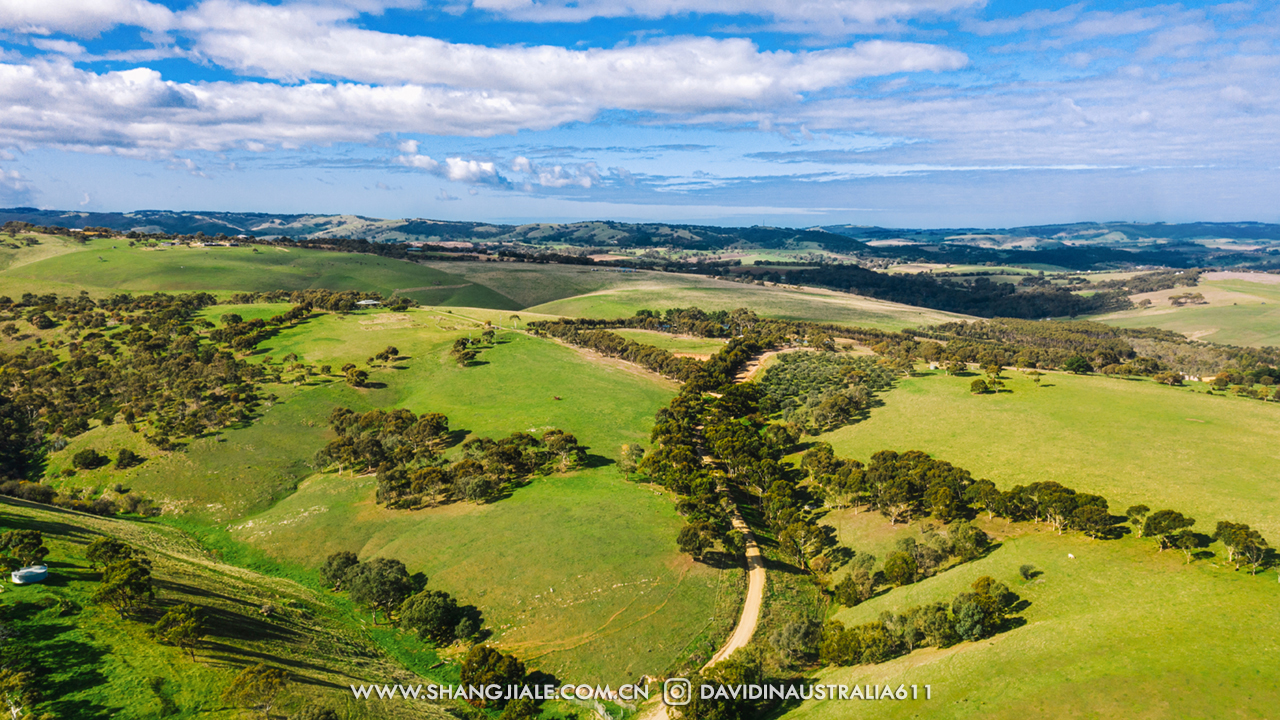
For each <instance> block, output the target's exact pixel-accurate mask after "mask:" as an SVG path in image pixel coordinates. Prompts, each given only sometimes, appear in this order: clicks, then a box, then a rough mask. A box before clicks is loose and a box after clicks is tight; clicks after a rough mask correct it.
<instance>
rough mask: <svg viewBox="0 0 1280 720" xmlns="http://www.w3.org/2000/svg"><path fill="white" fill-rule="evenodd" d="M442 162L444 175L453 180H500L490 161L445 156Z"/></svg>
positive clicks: (480, 181)
mask: <svg viewBox="0 0 1280 720" xmlns="http://www.w3.org/2000/svg"><path fill="white" fill-rule="evenodd" d="M444 163H445V164H444V176H445V177H446V178H448V179H450V180H453V181H455V182H464V183H483V182H493V181H495V180H501V178H500V177H499V175H498V169H497V167H496V166H494V164H493V163H491V162H481V161H478V160H463V159H462V158H459V157H451V158H445V161H444Z"/></svg>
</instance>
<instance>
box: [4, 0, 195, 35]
mask: <svg viewBox="0 0 1280 720" xmlns="http://www.w3.org/2000/svg"><path fill="white" fill-rule="evenodd" d="M173 18H174V15H173V12H172V11H170V10H169V9H168V8H166V7H164V6H163V5H158V4H155V3H150V2H146V0H78V1H77V2H60V1H59V0H5V1H4V2H2V3H0V28H4V29H6V30H14V31H17V32H20V33H30V34H33V35H51V34H53V33H66V34H68V35H75V36H78V37H95V36H97V35H98V34H99V33H101V32H103V31H104V30H108V29H110V28H112V27H115V26H116V25H138V26H141V27H145V28H148V29H151V30H167V29H168V28H169V27H171V25H172V23H173Z"/></svg>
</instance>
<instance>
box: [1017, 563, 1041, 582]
mask: <svg viewBox="0 0 1280 720" xmlns="http://www.w3.org/2000/svg"><path fill="white" fill-rule="evenodd" d="M1018 574H1019V575H1021V576H1022V579H1023V580H1030V579H1031V578H1033V577H1035V576H1036V575H1038V574H1039V573H1037V572H1036V566H1035V565H1029V564H1028V565H1023V566H1022V567H1020V568H1018Z"/></svg>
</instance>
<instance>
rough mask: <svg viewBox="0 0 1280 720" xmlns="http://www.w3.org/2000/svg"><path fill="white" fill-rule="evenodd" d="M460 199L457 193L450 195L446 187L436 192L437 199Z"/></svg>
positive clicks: (443, 200) (445, 200) (442, 200)
mask: <svg viewBox="0 0 1280 720" xmlns="http://www.w3.org/2000/svg"><path fill="white" fill-rule="evenodd" d="M458 199H460V198H458V197H457V196H455V195H450V194H449V193H448V192H446V191H445V189H444V188H440V192H438V193H436V200H439V201H441V202H448V201H450V200H458Z"/></svg>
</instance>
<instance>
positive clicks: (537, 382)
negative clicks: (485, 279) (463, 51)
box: [50, 305, 737, 685]
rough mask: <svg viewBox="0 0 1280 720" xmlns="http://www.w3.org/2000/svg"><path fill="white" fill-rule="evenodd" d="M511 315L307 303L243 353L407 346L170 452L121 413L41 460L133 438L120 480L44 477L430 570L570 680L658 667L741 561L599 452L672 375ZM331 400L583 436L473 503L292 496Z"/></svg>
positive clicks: (280, 551)
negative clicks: (460, 358)
mask: <svg viewBox="0 0 1280 720" xmlns="http://www.w3.org/2000/svg"><path fill="white" fill-rule="evenodd" d="M279 310H280V308H267V307H261V308H259V307H256V306H222V305H220V306H217V307H214V308H210V309H208V310H206V311H205V313H204V314H205V316H206V317H209V318H210V319H213V320H214V321H215V322H217V321H219V318H220V317H221V316H222V315H223V314H226V313H229V312H235V313H236V314H239V315H241V316H242V317H251V316H253V315H255V314H264V313H272V312H279ZM513 314H515V313H510V312H507V311H493V310H476V309H465V308H460V309H456V310H455V309H452V308H420V309H413V310H409V311H406V312H401V313H394V312H390V311H386V310H375V311H363V312H358V313H352V314H349V315H339V314H336V313H324V314H320V315H317V316H316V317H313V318H312V319H310V320H308V321H306V322H305V323H303V324H302V325H300V326H298V327H296V328H291V329H286V330H283V331H282V332H280V334H279V335H277V336H275V337H272V338H271V339H269V340H268V341H266V342H264V343H263V344H262V345H260V346H259V348H258V352H257V354H255V355H253V356H251V357H252V358H253V359H257V360H260V359H262V358H263V357H266V356H272V357H274V358H275V359H276V360H279V359H280V358H282V357H283V356H284V355H285V354H288V353H296V354H298V355H299V357H300V358H301V359H302V361H304V362H307V363H310V364H312V365H313V366H317V367H318V366H321V365H331V366H332V367H334V368H338V367H340V366H341V365H342V364H344V363H346V362H353V363H357V364H359V365H361V366H364V362H365V360H366V358H368V357H369V356H371V355H373V354H375V353H376V352H378V351H380V350H382V349H384V348H385V347H387V346H388V345H394V346H395V347H396V348H397V349H398V351H399V353H400V355H401V356H402V357H403V358H404V359H402V360H400V361H398V362H396V363H395V364H394V365H389V366H387V367H382V366H381V365H378V364H375V365H374V366H373V367H372V368H371V375H370V384H371V387H369V388H361V389H357V388H351V387H349V386H347V385H346V383H344V382H342V381H340V380H337V379H336V378H328V377H324V378H311V379H309V380H308V381H307V382H306V383H304V384H301V385H299V386H297V387H294V386H291V385H286V386H283V387H280V386H276V388H275V391H276V392H277V393H278V394H279V395H280V398H279V399H278V400H277V401H276V402H275V403H274V404H272V406H271V407H270V408H269V409H267V410H266V411H265V412H264V413H263V414H262V416H261V418H259V419H258V420H257V421H255V422H254V423H253V424H252V425H251V426H250V427H248V428H244V429H236V430H228V431H225V432H223V433H221V435H220V436H219V437H216V438H214V437H211V438H203V439H200V440H197V441H195V442H193V443H192V444H191V447H190V448H189V449H188V451H187V452H185V453H158V452H156V451H154V450H150V449H149V448H147V447H146V446H145V443H141V442H140V441H139V439H138V438H137V436H136V435H131V434H130V433H129V432H128V431H127V430H126V429H125V428H124V427H122V426H121V425H116V426H111V427H108V428H96V429H94V430H91V431H90V432H88V433H85V434H83V435H81V436H79V437H77V438H75V439H74V441H73V442H72V444H71V445H69V446H68V447H67V448H66V449H64V450H62V451H60V452H58V453H55V454H54V455H53V457H52V458H51V462H50V469H51V471H56V470H57V469H59V468H61V467H64V466H66V465H67V464H69V458H70V456H71V455H72V454H74V452H76V451H77V450H80V449H83V448H86V447H93V448H95V449H98V450H100V451H105V452H108V453H110V454H114V453H115V452H116V451H118V448H119V447H126V446H127V447H131V448H134V449H138V450H139V451H141V452H143V453H144V454H146V455H148V456H149V459H148V460H147V462H146V463H144V464H143V465H142V466H140V467H138V468H136V469H133V470H130V471H128V473H129V474H128V475H125V474H124V473H116V472H113V471H112V470H111V469H110V468H107V469H103V470H95V471H84V472H81V473H79V474H78V475H76V476H75V477H74V478H69V479H66V480H61V481H60V483H59V484H60V485H61V486H63V487H69V486H79V487H86V488H103V487H109V486H110V484H111V483H113V482H116V481H121V480H122V481H124V482H125V483H126V484H127V485H128V487H129V488H130V489H132V490H134V491H135V492H138V493H141V494H142V495H144V496H146V497H151V498H155V499H156V500H158V501H160V502H162V503H163V505H164V506H165V507H166V509H167V510H168V511H169V512H171V513H178V514H180V515H181V516H182V517H184V518H187V519H188V520H186V522H195V523H198V524H201V525H205V526H214V527H217V528H224V529H225V528H231V538H232V539H234V540H236V541H240V542H244V543H246V544H248V545H249V546H251V547H252V548H254V549H256V550H257V551H260V552H262V553H263V554H265V555H266V556H268V557H270V558H274V559H276V560H277V561H280V562H281V563H283V565H284V567H288V568H298V569H304V570H307V571H313V570H314V569H315V568H317V567H318V566H319V565H320V564H321V563H322V562H323V561H324V558H325V557H326V556H327V555H328V554H329V553H332V552H335V551H337V550H340V549H341V550H353V551H358V552H359V553H360V554H361V556H362V557H369V556H373V555H384V556H391V557H396V558H398V559H401V560H403V561H404V562H405V563H406V564H407V565H408V567H409V569H410V571H411V572H417V571H423V572H426V573H427V575H428V576H430V577H432V578H433V579H434V581H435V582H436V583H438V584H433V586H434V587H438V588H439V589H444V590H448V591H449V592H451V593H454V594H456V595H458V596H459V597H461V598H463V599H465V600H466V601H467V602H470V603H474V604H476V605H477V606H479V607H481V608H482V609H483V610H484V611H485V613H486V616H487V617H488V618H489V620H488V624H489V626H490V627H492V628H493V629H494V630H495V632H496V633H497V636H496V637H495V640H496V641H497V642H499V643H500V644H501V645H502V646H503V647H506V648H509V649H511V650H514V651H516V652H517V653H518V654H519V655H520V657H522V658H524V659H526V660H528V661H530V662H532V663H533V664H534V666H536V667H541V668H543V669H546V670H548V671H552V672H556V673H563V674H564V675H565V677H566V678H570V679H575V680H577V679H581V680H583V681H586V680H592V681H595V680H599V681H601V682H611V683H613V684H614V685H617V684H620V683H622V682H626V681H628V680H633V679H635V678H636V677H637V676H638V675H640V674H646V673H647V674H657V673H661V672H663V671H665V670H667V669H668V667H669V666H670V665H671V664H672V663H674V662H676V661H677V660H678V659H680V658H681V657H684V656H687V655H688V654H689V652H691V647H690V646H691V644H692V643H693V641H694V640H695V638H697V637H698V636H699V635H700V634H702V633H704V632H708V631H714V632H718V633H722V632H727V630H728V626H731V625H732V622H733V620H734V616H733V613H735V612H736V606H733V604H732V603H728V604H727V605H726V607H724V608H722V609H721V611H720V614H719V615H718V616H717V615H716V612H717V611H716V608H717V603H716V599H717V596H723V595H725V594H726V593H731V592H736V590H735V589H734V588H735V587H736V585H735V581H734V576H735V573H736V572H737V571H724V572H722V571H717V570H713V569H710V568H708V567H707V566H705V565H701V564H694V563H692V562H691V561H690V560H689V558H688V557H687V556H682V555H681V554H679V553H678V551H677V549H676V545H675V541H674V538H675V536H676V533H677V532H678V530H679V528H680V526H681V525H682V524H683V520H682V519H681V518H680V517H679V516H678V515H677V514H676V513H675V510H674V505H673V502H672V499H671V498H669V497H667V496H666V495H663V494H657V493H655V492H654V491H653V490H651V489H649V488H647V487H646V486H641V485H636V484H633V483H628V482H625V481H624V480H623V479H622V478H621V477H620V475H619V473H618V472H617V471H616V469H615V468H614V467H613V464H612V463H613V459H614V458H616V457H617V454H618V450H619V447H620V446H621V445H622V444H623V443H642V444H646V445H647V444H648V430H649V427H650V425H651V424H652V422H653V417H654V413H655V412H656V411H657V410H658V408H659V407H661V406H662V405H663V404H665V403H666V401H667V400H668V399H669V398H670V397H671V395H672V394H674V392H675V387H676V386H675V384H674V383H672V382H670V381H668V380H664V379H662V378H659V377H657V376H655V375H653V374H652V373H648V372H645V371H642V370H639V369H637V368H635V367H634V366H631V365H629V364H626V363H620V362H616V361H608V360H604V359H601V358H598V357H590V356H588V355H586V354H583V353H581V352H579V351H577V350H574V349H572V348H568V347H565V346H562V345H560V344H558V343H555V342H553V341H550V340H546V339H539V338H535V337H532V336H530V335H526V334H524V333H523V332H516V331H514V330H511V329H510V327H511V325H513V324H517V323H523V322H527V321H528V320H530V319H536V318H537V317H538V316H537V315H534V314H529V313H525V314H524V315H522V316H520V318H519V319H518V320H517V319H513V318H512V317H511V316H512V315H513ZM485 320H488V321H490V322H492V323H495V324H498V323H501V324H503V325H505V326H506V327H505V328H502V329H500V330H499V331H498V336H497V344H496V345H494V346H493V347H486V348H485V349H483V350H482V352H481V354H480V357H479V358H478V360H477V361H476V363H474V364H473V365H472V366H470V367H459V366H458V365H457V364H456V363H455V362H454V361H453V360H452V359H451V358H450V357H449V355H448V351H449V348H450V346H451V345H452V343H453V341H454V340H455V339H456V338H459V337H467V336H471V337H474V338H477V339H478V338H479V337H480V333H481V331H482V329H483V325H482V322H483V321H485ZM339 405H343V406H348V407H352V408H355V409H357V410H365V409H370V408H374V407H379V408H393V407H405V408H409V409H411V410H413V411H414V412H418V413H423V412H441V413H444V414H445V415H447V416H448V417H449V420H450V427H451V428H452V429H454V430H461V431H464V432H466V433H470V434H476V435H485V436H490V437H495V436H504V435H506V434H508V433H511V432H514V431H523V432H531V433H535V434H539V433H541V432H542V431H544V430H546V429H549V428H552V427H556V428H561V429H564V430H566V431H568V432H572V433H574V434H575V435H576V436H577V437H578V439H579V440H580V441H581V442H582V443H583V444H585V445H587V446H588V447H589V448H590V452H591V459H590V462H589V465H591V467H589V468H587V469H584V470H582V471H579V472H578V473H576V474H574V475H572V476H568V477H562V476H551V477H548V478H544V479H539V480H537V481H535V482H534V483H533V484H532V485H530V486H528V487H524V488H520V489H517V490H516V491H515V492H514V493H513V495H512V496H511V497H509V498H506V499H504V500H501V501H499V502H497V503H494V504H492V505H487V506H475V505H471V504H465V503H463V504H457V505H452V506H448V507H445V508H441V509H437V510H428V511H413V512H409V511H388V510H385V509H383V508H380V507H377V506H376V505H374V503H373V493H374V483H373V478H372V477H362V478H352V477H350V476H342V477H335V476H329V475H321V476H316V477H313V478H311V479H310V480H307V481H306V482H305V483H303V484H302V485H301V487H300V488H298V490H297V492H296V493H295V492H294V489H295V487H297V486H298V483H299V481H301V480H302V479H303V478H305V477H307V476H309V475H311V474H312V473H313V472H314V469H313V468H312V467H311V464H310V463H311V459H312V457H313V455H314V454H315V452H316V451H317V450H319V449H320V448H321V447H322V446H323V445H324V443H325V442H326V441H327V439H328V438H329V437H331V435H330V434H329V431H328V429H327V427H326V425H325V418H327V417H328V414H329V412H330V411H331V410H332V409H333V408H334V407H335V406H339ZM553 588H554V590H553ZM722 626H724V627H722ZM637 648H641V650H639V651H637ZM696 649H697V648H692V650H696Z"/></svg>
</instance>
